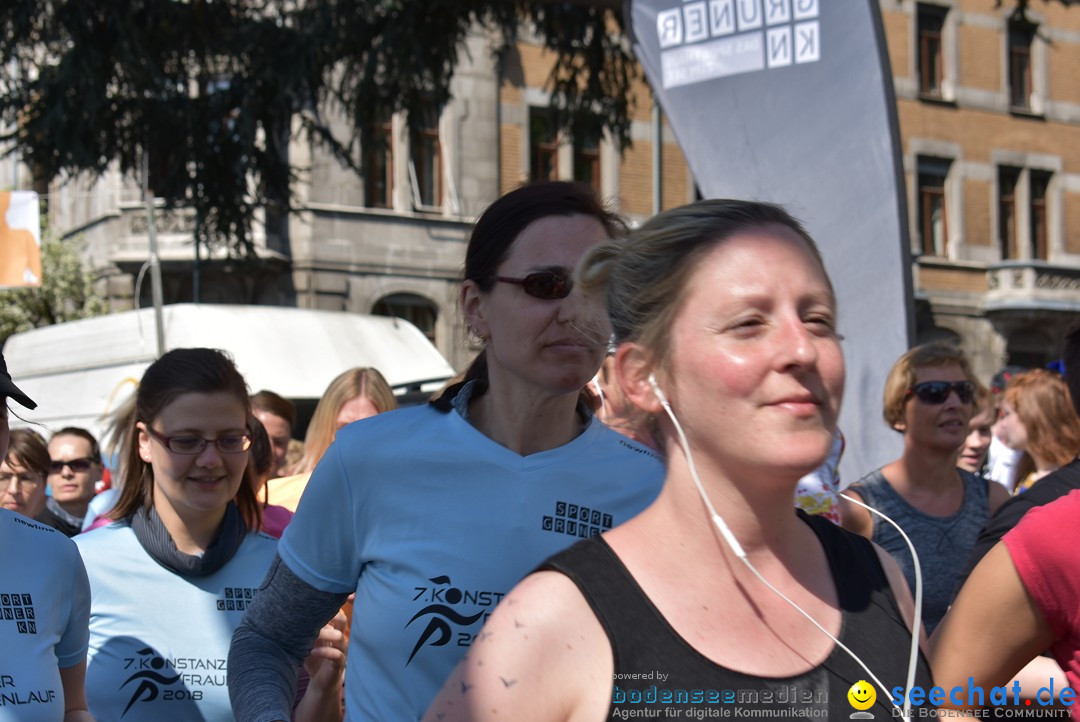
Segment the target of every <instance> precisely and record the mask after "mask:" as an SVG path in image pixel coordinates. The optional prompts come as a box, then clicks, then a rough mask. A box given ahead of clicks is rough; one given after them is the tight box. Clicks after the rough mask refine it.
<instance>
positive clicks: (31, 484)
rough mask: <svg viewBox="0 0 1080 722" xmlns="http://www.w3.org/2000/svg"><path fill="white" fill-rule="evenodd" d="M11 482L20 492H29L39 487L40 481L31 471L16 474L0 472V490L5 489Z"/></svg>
mask: <svg viewBox="0 0 1080 722" xmlns="http://www.w3.org/2000/svg"><path fill="white" fill-rule="evenodd" d="M13 481H14V482H15V483H17V484H18V485H19V489H20V490H22V491H31V490H32V489H36V488H37V487H38V486H40V485H41V482H42V479H41V478H40V475H39V474H35V473H34V472H32V471H20V472H19V473H18V474H16V473H13V472H10V471H9V472H0V489H7V488H8V487H9V486H11V482H13Z"/></svg>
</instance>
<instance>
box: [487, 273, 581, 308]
mask: <svg viewBox="0 0 1080 722" xmlns="http://www.w3.org/2000/svg"><path fill="white" fill-rule="evenodd" d="M495 280H496V281H499V282H501V283H513V284H514V285H516V286H521V288H522V289H523V290H524V291H525V293H527V294H529V295H530V296H532V297H533V298H543V299H545V300H548V301H554V300H556V299H560V298H566V297H567V296H569V295H570V291H571V290H573V288H574V282H573V281H572V280H571V279H570V277H569V276H567V275H566V274H565V273H562V272H561V271H537V272H536V273H530V274H529V275H527V276H525V278H507V277H506V276H496V277H495Z"/></svg>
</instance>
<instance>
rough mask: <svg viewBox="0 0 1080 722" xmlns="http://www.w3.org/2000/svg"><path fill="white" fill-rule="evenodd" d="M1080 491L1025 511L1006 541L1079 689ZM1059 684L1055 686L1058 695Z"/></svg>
mask: <svg viewBox="0 0 1080 722" xmlns="http://www.w3.org/2000/svg"><path fill="white" fill-rule="evenodd" d="M1078 522H1080V490H1077V491H1073V492H1070V493H1069V494H1067V495H1066V496H1063V497H1062V498H1060V499H1058V500H1056V501H1054V502H1053V503H1051V504H1047V505H1046V506H1038V507H1035V508H1034V509H1032V510H1031V511H1029V512H1028V513H1027V514H1025V515H1024V518H1023V519H1021V520H1020V523H1019V524H1017V525H1016V526H1015V527H1014V528H1013V529H1012V531H1010V532H1009V533H1008V534H1006V535H1005V537H1004V538H1003V539H1002V541H1003V542H1004V543H1005V547H1006V548H1007V549H1008V550H1009V555H1010V556H1011V557H1012V560H1013V564H1014V565H1015V566H1016V571H1017V573H1018V574H1019V575H1020V581H1021V582H1023V584H1024V587H1025V588H1026V589H1027V592H1028V594H1030V595H1031V599H1032V601H1034V602H1035V605H1036V606H1037V607H1038V608H1039V610H1040V611H1041V612H1042V614H1043V618H1044V619H1046V623H1047V625H1048V626H1049V627H1050V632H1051V634H1053V635H1054V644H1053V645H1052V646H1051V647H1050V651H1051V652H1052V653H1053V655H1054V659H1055V660H1056V661H1057V663H1058V664H1059V665H1061V668H1062V669H1063V670H1064V671H1065V677H1066V678H1067V679H1068V681H1069V686H1070V687H1072V688H1073V689H1074V690H1075V689H1080V523H1078ZM1058 691H1059V690H1058V689H1055V690H1054V694H1055V695H1057V693H1058Z"/></svg>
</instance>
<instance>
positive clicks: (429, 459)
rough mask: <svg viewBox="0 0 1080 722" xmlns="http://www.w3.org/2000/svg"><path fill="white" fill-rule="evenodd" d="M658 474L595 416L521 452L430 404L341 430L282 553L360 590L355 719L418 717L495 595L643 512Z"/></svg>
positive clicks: (349, 682)
mask: <svg viewBox="0 0 1080 722" xmlns="http://www.w3.org/2000/svg"><path fill="white" fill-rule="evenodd" d="M663 474H664V470H663V466H662V464H661V463H660V460H659V459H658V457H657V456H656V454H655V453H654V452H653V451H651V450H649V449H647V448H645V447H643V446H641V445H639V444H637V443H635V442H633V441H631V440H629V439H627V438H625V437H623V436H621V435H619V434H617V433H615V432H613V431H611V430H610V429H608V428H607V427H605V426H604V425H603V424H601V423H600V422H599V421H597V420H595V419H593V420H592V421H591V422H590V423H589V425H588V427H587V428H586V429H585V431H584V432H583V433H582V434H581V435H579V436H578V437H577V438H575V439H574V440H573V441H571V442H569V443H568V444H565V445H564V446H561V447H559V448H556V449H551V450H549V451H543V452H540V453H537V454H531V455H529V456H524V457H523V456H520V455H519V454H517V453H515V452H514V451H511V450H510V449H507V448H506V447H504V446H500V445H499V444H497V443H496V442H494V441H492V440H491V439H489V438H488V437H487V436H485V435H484V434H482V433H480V432H479V431H478V430H476V429H475V428H474V427H472V426H471V425H470V424H469V423H468V421H466V420H465V419H464V418H462V416H461V415H460V414H459V413H458V412H457V411H452V412H449V413H444V412H442V411H439V410H437V409H435V408H433V407H431V406H420V407H413V408H408V409H402V410H399V411H393V412H390V413H386V414H380V415H378V416H374V417H371V418H369V419H365V420H363V421H359V422H357V423H354V424H352V425H350V426H348V427H346V428H345V429H342V430H341V431H340V432H339V433H338V435H337V440H336V441H335V442H334V443H333V444H332V445H331V446H330V448H329V450H328V451H327V453H326V455H325V456H324V457H323V459H322V461H321V462H320V463H319V465H318V467H317V468H316V469H315V472H314V473H313V474H312V477H311V481H310V482H309V483H308V486H307V489H306V491H305V492H304V496H303V498H302V499H301V501H300V505H299V508H298V509H297V513H296V516H295V517H294V518H293V522H292V524H290V525H289V527H288V528H287V529H286V530H285V534H284V536H283V537H282V540H281V543H280V545H279V548H278V553H279V554H280V555H281V557H282V559H283V560H284V562H285V564H286V565H288V567H289V569H291V570H292V571H293V573H294V574H296V575H297V576H298V577H300V578H301V579H302V580H304V581H305V582H307V583H308V584H310V585H312V586H313V587H315V588H317V589H319V590H322V591H326V592H337V593H342V592H352V591H355V592H356V604H355V607H354V609H355V611H354V613H353V621H352V630H351V639H350V647H349V657H348V666H347V668H346V680H345V690H346V695H347V699H346V710H347V713H348V718H349V719H350V720H377V721H379V722H384V721H386V720H394V721H395V722H397V721H400V720H415V719H419V718H420V717H421V716H422V715H423V713H424V711H425V710H426V708H427V706H428V705H429V704H430V702H431V700H432V699H433V698H434V696H435V694H436V693H437V692H438V690H439V688H440V686H441V685H442V683H443V681H444V680H445V679H446V677H447V676H449V674H450V672H451V671H452V670H453V668H454V665H455V664H456V663H457V662H458V660H459V659H460V658H461V657H462V656H463V655H464V654H465V652H466V651H468V649H469V645H470V644H471V643H472V641H473V639H474V638H475V636H476V634H477V633H478V632H479V631H480V627H481V625H483V623H484V620H485V619H487V617H488V616H489V615H490V614H491V612H492V611H493V610H494V608H495V605H496V604H497V603H498V602H499V600H500V599H502V598H503V596H505V595H506V593H507V592H509V591H510V589H511V588H512V587H513V586H514V585H515V584H517V583H518V582H519V581H520V580H521V579H522V578H523V577H524V576H525V575H527V574H528V573H529V572H530V571H532V570H533V569H534V568H535V567H536V566H537V565H539V564H540V562H542V561H543V560H544V559H546V558H547V557H549V556H550V555H552V554H554V553H555V552H558V551H561V550H562V549H564V548H565V547H567V546H569V545H570V544H572V543H574V542H575V541H577V540H578V539H581V538H585V537H589V536H595V535H597V534H600V533H601V532H603V531H605V530H607V529H609V528H611V527H613V526H615V525H616V524H620V523H622V522H625V521H626V520H627V519H629V518H630V517H632V516H634V515H635V514H637V513H638V512H639V511H641V510H642V509H644V508H645V507H646V506H648V505H649V504H650V503H651V502H652V501H653V499H654V498H655V497H656V495H657V493H658V492H659V490H660V486H661V483H662V480H663Z"/></svg>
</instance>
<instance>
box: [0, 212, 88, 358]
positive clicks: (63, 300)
mask: <svg viewBox="0 0 1080 722" xmlns="http://www.w3.org/2000/svg"><path fill="white" fill-rule="evenodd" d="M42 235H43V237H42V241H41V275H42V282H41V286H40V287H37V288H15V289H9V290H4V291H0V344H2V343H3V342H4V341H6V340H7V337H8V336H10V335H11V334H13V333H19V332H20V331H29V330H30V329H32V328H38V327H40V326H48V325H50V324H54V323H61V322H63V321H74V320H76V319H80V318H90V317H91V316H100V315H101V314H103V313H105V311H106V310H107V309H106V305H105V301H104V300H103V299H102V298H101V297H100V296H98V295H97V294H96V293H95V292H94V288H93V281H94V278H93V276H92V275H91V274H90V272H89V271H87V270H86V268H85V267H84V266H83V263H82V260H81V257H80V254H79V250H80V249H79V245H80V243H81V241H80V240H79V238H77V237H76V238H69V239H67V240H60V239H58V238H55V237H53V236H52V235H51V234H48V233H44V234H42Z"/></svg>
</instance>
